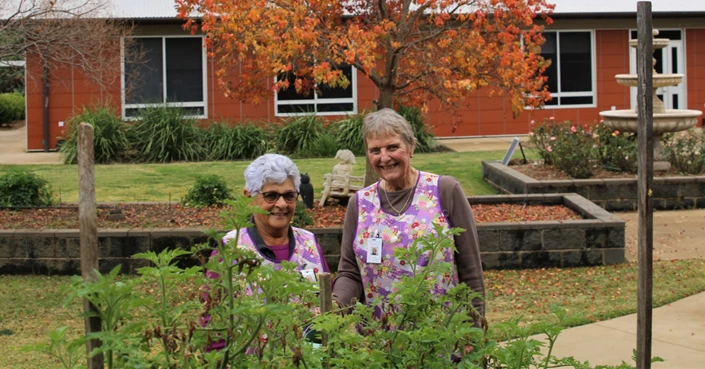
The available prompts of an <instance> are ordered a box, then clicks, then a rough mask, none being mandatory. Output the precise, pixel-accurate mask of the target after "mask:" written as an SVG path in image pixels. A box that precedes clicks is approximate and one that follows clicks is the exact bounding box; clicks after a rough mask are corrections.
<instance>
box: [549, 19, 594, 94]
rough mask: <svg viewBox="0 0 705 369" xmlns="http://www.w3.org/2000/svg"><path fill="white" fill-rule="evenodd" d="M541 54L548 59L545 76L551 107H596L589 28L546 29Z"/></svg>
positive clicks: (591, 43)
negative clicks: (581, 29)
mask: <svg viewBox="0 0 705 369" xmlns="http://www.w3.org/2000/svg"><path fill="white" fill-rule="evenodd" d="M544 37H545V38H546V43H545V44H543V46H542V47H541V56H543V57H544V58H545V59H550V60H551V66H549V67H548V68H547V69H546V71H545V72H544V75H545V76H546V77H548V90H549V91H550V92H551V97H552V98H553V99H551V101H548V102H546V107H552V106H570V107H576V106H595V105H596V101H595V70H594V66H595V63H594V60H593V59H594V53H593V50H594V47H593V37H592V32H590V31H561V32H545V33H544Z"/></svg>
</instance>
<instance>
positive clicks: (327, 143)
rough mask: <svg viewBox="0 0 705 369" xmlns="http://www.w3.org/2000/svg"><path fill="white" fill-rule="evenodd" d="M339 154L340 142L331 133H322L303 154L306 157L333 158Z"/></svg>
mask: <svg viewBox="0 0 705 369" xmlns="http://www.w3.org/2000/svg"><path fill="white" fill-rule="evenodd" d="M336 152H338V140H337V139H336V138H335V136H333V135H332V134H330V133H322V134H321V135H320V136H318V138H316V140H315V141H313V143H312V144H311V146H310V147H309V148H308V150H307V151H305V152H302V153H301V154H302V155H303V156H306V157H320V158H332V157H335V153H336Z"/></svg>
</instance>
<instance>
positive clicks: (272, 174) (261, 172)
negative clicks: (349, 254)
mask: <svg viewBox="0 0 705 369" xmlns="http://www.w3.org/2000/svg"><path fill="white" fill-rule="evenodd" d="M300 184H301V176H300V173H299V170H298V168H296V165H295V164H294V163H293V162H292V161H291V159H289V158H287V157H286V156H283V155H278V154H265V155H262V156H260V157H258V158H257V159H255V160H254V161H253V162H252V163H250V165H249V166H248V167H247V169H245V190H244V194H245V196H247V197H250V198H252V202H253V203H254V204H255V205H256V206H258V207H259V208H261V209H262V210H264V213H256V214H253V215H252V219H251V221H250V222H251V223H253V224H254V225H253V226H251V227H249V228H242V229H239V230H238V229H235V230H232V231H230V232H228V233H227V234H226V235H225V236H224V237H223V243H224V244H227V243H228V242H230V241H232V240H234V239H235V238H236V236H237V234H238V232H239V233H240V237H239V239H238V244H237V245H233V247H238V248H242V249H247V250H250V251H253V252H255V253H256V254H259V255H260V256H261V258H262V263H263V264H271V265H274V266H275V268H277V267H278V265H279V264H281V262H282V261H288V262H291V263H294V264H296V269H297V270H298V271H299V272H300V273H301V275H302V276H303V278H305V279H306V280H309V281H311V282H315V281H316V280H317V275H318V273H320V272H329V269H328V264H327V263H326V259H325V257H324V255H323V250H322V249H321V247H320V245H319V244H318V241H316V237H315V235H314V234H313V233H311V232H309V231H307V230H305V229H301V228H297V227H293V226H291V220H292V218H293V217H294V211H295V209H296V202H297V200H298V197H299V185H300ZM217 255H218V251H217V250H214V251H213V253H211V257H214V256H217ZM206 276H207V277H208V278H210V279H217V278H219V277H220V276H219V275H218V274H217V273H215V272H212V271H208V272H206ZM206 295H207V294H206ZM210 304H211V301H210V300H209V299H208V298H206V313H205V314H204V315H203V316H202V317H201V324H202V325H203V326H206V325H207V324H208V322H209V321H210V315H209V313H208V311H209V310H210V308H211V305H210ZM224 347H225V340H224V339H219V340H215V341H214V342H212V343H210V344H209V345H208V347H207V350H208V351H211V350H220V349H222V348H224ZM248 352H250V351H249V350H248Z"/></svg>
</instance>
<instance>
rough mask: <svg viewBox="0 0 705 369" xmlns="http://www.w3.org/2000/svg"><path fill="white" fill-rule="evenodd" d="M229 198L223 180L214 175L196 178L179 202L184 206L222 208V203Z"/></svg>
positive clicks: (228, 192)
mask: <svg viewBox="0 0 705 369" xmlns="http://www.w3.org/2000/svg"><path fill="white" fill-rule="evenodd" d="M229 198H231V194H230V189H229V188H228V184H227V182H226V181H225V178H223V177H221V176H219V175H215V174H214V175H207V176H197V177H196V183H194V185H193V186H192V187H191V188H189V190H188V192H187V193H186V196H184V198H183V200H182V201H181V202H182V203H183V204H184V206H194V207H204V206H222V205H223V201H225V200H227V199H229Z"/></svg>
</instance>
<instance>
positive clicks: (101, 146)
mask: <svg viewBox="0 0 705 369" xmlns="http://www.w3.org/2000/svg"><path fill="white" fill-rule="evenodd" d="M81 122H86V123H90V124H91V125H92V126H93V154H94V156H95V162H96V163H109V162H112V161H119V160H120V159H122V158H123V157H124V156H125V153H126V152H127V151H128V150H129V148H130V141H129V140H128V139H127V134H126V133H125V132H126V130H127V126H126V125H125V123H124V122H123V121H122V119H121V118H120V116H119V115H117V113H115V111H114V110H113V108H112V107H111V106H110V105H107V104H106V105H103V106H93V107H90V108H85V107H84V108H83V111H82V112H81V113H80V114H78V115H74V116H73V117H71V118H70V119H69V120H68V123H67V124H68V127H67V134H66V141H65V142H64V144H63V145H61V147H60V148H59V152H60V153H61V154H62V155H63V160H64V163H65V164H74V163H76V159H77V155H78V126H79V124H80V123H81Z"/></svg>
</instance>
